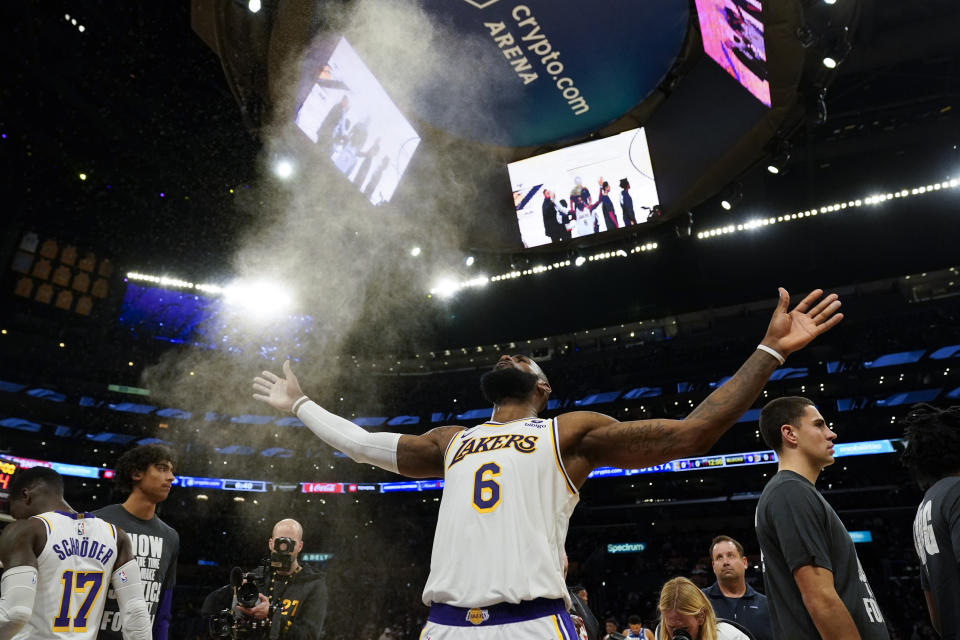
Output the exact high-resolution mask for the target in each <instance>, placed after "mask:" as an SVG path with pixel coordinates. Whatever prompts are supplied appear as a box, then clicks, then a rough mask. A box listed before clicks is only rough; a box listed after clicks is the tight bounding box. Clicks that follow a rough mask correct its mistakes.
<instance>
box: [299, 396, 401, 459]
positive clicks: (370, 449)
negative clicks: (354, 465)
mask: <svg viewBox="0 0 960 640" xmlns="http://www.w3.org/2000/svg"><path fill="white" fill-rule="evenodd" d="M301 400H303V402H301ZM294 406H295V407H296V408H297V417H298V418H300V420H301V422H303V424H305V425H307V427H308V428H309V429H310V431H313V433H314V435H316V436H317V437H318V438H320V439H321V440H323V441H324V442H326V443H327V444H328V445H330V446H331V447H333V448H334V449H337V450H339V451H342V452H343V453H345V454H347V455H348V456H349V457H350V458H351V459H352V460H354V461H356V462H366V463H367V464H372V465H374V466H377V467H380V468H381V469H386V470H387V471H392V472H394V473H400V471H399V470H398V468H397V443H399V442H400V434H399V433H368V432H367V431H366V430H364V429H361V428H360V427H358V426H357V425H355V424H353V423H352V422H350V421H349V420H347V419H345V418H341V417H340V416H338V415H334V414H332V413H330V412H329V411H327V410H326V409H324V408H323V407H321V406H320V405H318V404H317V403H316V402H313V401H312V400H310V399H309V398H307V397H306V396H303V398H300V399H298V400H297V402H295V403H294Z"/></svg>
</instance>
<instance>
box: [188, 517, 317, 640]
mask: <svg viewBox="0 0 960 640" xmlns="http://www.w3.org/2000/svg"><path fill="white" fill-rule="evenodd" d="M269 547H270V559H269V561H268V562H267V563H265V564H264V566H262V567H258V568H257V569H255V570H253V571H251V572H249V573H246V574H244V573H243V572H242V571H240V570H239V569H236V568H235V569H234V570H233V573H232V574H231V577H230V581H231V584H230V585H227V586H225V587H221V588H220V589H217V590H216V591H214V592H213V593H211V594H210V595H209V596H207V599H206V601H204V603H203V615H204V617H205V618H207V620H208V621H209V622H210V635H211V637H215V638H217V637H219V638H237V637H246V638H271V639H273V638H284V639H285V640H315V639H317V638H320V637H321V636H322V634H323V621H324V618H325V617H326V615H327V585H326V581H325V580H324V576H323V574H321V573H317V572H316V571H313V570H312V569H310V568H309V567H305V566H303V565H301V564H300V563H299V562H297V555H298V554H299V553H300V550H301V549H302V548H303V527H301V526H300V523H299V522H297V521H296V520H292V519H286V520H281V521H280V522H278V523H277V524H276V525H274V527H273V535H272V537H271V538H270V540H269ZM244 605H247V606H244Z"/></svg>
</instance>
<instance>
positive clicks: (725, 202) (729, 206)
mask: <svg viewBox="0 0 960 640" xmlns="http://www.w3.org/2000/svg"><path fill="white" fill-rule="evenodd" d="M720 206H721V207H723V209H724V210H725V211H730V209H733V204H732V203H731V202H730V201H729V200H721V201H720Z"/></svg>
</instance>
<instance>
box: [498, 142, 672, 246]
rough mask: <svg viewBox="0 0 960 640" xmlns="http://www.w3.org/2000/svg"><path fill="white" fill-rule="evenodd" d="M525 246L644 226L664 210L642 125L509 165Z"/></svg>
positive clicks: (518, 220) (521, 235) (514, 199)
mask: <svg viewBox="0 0 960 640" xmlns="http://www.w3.org/2000/svg"><path fill="white" fill-rule="evenodd" d="M507 169H508V171H509V173H510V182H511V183H512V185H513V201H514V204H515V206H516V209H517V223H518V225H519V227H520V237H521V239H522V240H523V246H524V247H527V248H529V247H537V246H541V245H545V244H550V243H559V242H563V241H565V240H572V239H575V238H585V237H587V236H592V235H594V234H597V233H603V232H605V231H612V230H614V229H622V228H624V227H629V226H633V225H636V224H642V223H644V222H647V221H648V220H649V219H651V218H652V217H653V216H654V215H656V213H657V212H658V211H659V209H656V210H655V209H654V207H656V205H657V204H658V203H659V199H658V197H657V185H656V183H655V182H654V179H653V167H652V165H651V163H650V150H649V148H648V146H647V136H646V134H645V133H644V131H643V129H633V130H631V131H625V132H624V133H621V134H618V135H615V136H611V137H609V138H604V139H602V140H594V141H591V142H585V143H583V144H578V145H574V146H572V147H567V148H565V149H560V150H558V151H551V152H550V153H545V154H543V155H539V156H534V157H532V158H527V159H526V160H521V161H519V162H514V163H511V164H509V165H508V166H507Z"/></svg>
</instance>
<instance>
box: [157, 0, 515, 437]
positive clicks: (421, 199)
mask: <svg viewBox="0 0 960 640" xmlns="http://www.w3.org/2000/svg"><path fill="white" fill-rule="evenodd" d="M321 7H332V8H326V9H324V8H321V9H320V11H321V12H323V11H326V12H328V13H326V14H321V16H320V19H319V20H318V22H319V23H320V24H324V25H340V26H341V27H342V33H343V35H344V36H345V37H346V38H347V39H348V41H349V42H350V44H351V45H352V46H353V47H354V49H355V50H356V51H357V52H358V54H359V55H360V57H361V58H362V59H363V60H364V61H365V63H366V64H367V66H368V67H370V69H371V70H372V71H373V73H374V75H375V76H376V77H377V78H378V80H379V81H380V82H381V84H382V85H383V86H384V88H385V89H386V91H387V93H388V94H389V95H390V97H391V98H392V99H393V101H394V102H395V103H396V104H397V105H398V106H399V108H400V109H401V111H402V112H403V113H404V114H405V115H406V116H407V118H408V119H409V120H410V121H411V123H412V124H413V126H414V128H415V129H416V130H417V131H418V133H419V134H420V135H421V138H422V141H421V143H420V148H419V149H418V150H417V152H416V153H415V155H414V158H413V161H412V163H411V166H410V169H408V171H407V173H406V174H405V175H404V177H403V178H402V180H401V183H400V187H399V188H398V191H397V193H396V194H395V196H394V199H393V201H392V202H391V203H390V204H388V205H384V206H380V207H373V206H372V205H370V203H369V202H368V201H366V200H365V199H364V198H363V197H362V196H360V195H359V194H358V193H357V191H356V189H355V187H354V185H351V184H348V183H347V181H346V180H345V178H344V177H343V176H342V175H341V174H340V173H338V172H337V171H336V169H335V168H334V167H333V166H332V164H331V163H330V161H329V159H328V158H325V157H323V156H322V155H320V153H319V152H309V151H308V152H303V151H302V150H303V149H304V148H305V147H308V146H309V145H306V144H304V140H303V133H302V132H301V131H300V130H299V129H297V128H296V126H294V125H293V116H292V110H291V109H290V108H288V107H289V105H291V104H293V103H294V96H295V95H296V93H297V91H298V82H299V80H300V77H301V73H300V71H301V69H300V62H301V59H302V56H303V55H304V54H305V53H306V51H308V50H309V46H308V47H306V48H305V49H304V51H302V52H300V58H299V59H297V60H294V61H292V62H291V63H290V64H289V65H287V67H288V68H285V69H284V72H283V78H282V80H281V82H280V86H281V88H282V90H281V91H280V94H279V96H277V97H276V103H277V104H278V105H281V106H283V107H284V108H277V109H275V110H274V114H275V115H274V117H273V121H272V122H269V123H267V125H266V126H264V128H263V129H262V131H261V138H262V139H263V143H264V149H263V154H262V158H261V163H260V167H259V168H258V169H259V175H260V177H259V179H258V180H257V182H256V185H255V186H256V193H257V194H258V197H256V198H254V199H253V200H252V201H250V202H249V203H247V205H246V206H249V207H253V208H254V211H253V213H254V216H253V217H254V218H255V219H256V223H255V224H254V226H253V227H252V228H250V229H249V230H248V231H247V233H246V234H245V237H244V239H243V241H242V242H241V243H240V248H239V249H238V251H237V253H236V255H235V257H234V259H233V264H232V266H233V272H234V273H235V274H236V277H237V278H238V279H240V280H245V281H266V282H273V283H278V285H277V286H282V287H284V288H285V289H286V290H288V291H289V292H290V295H291V298H292V300H293V301H294V306H293V309H292V310H291V311H292V313H294V314H298V315H304V316H309V317H310V318H312V321H311V322H310V323H309V331H304V330H302V326H303V325H302V323H300V324H299V325H298V324H297V323H296V322H294V323H292V325H291V324H290V323H285V322H282V321H281V320H279V319H277V318H273V319H270V320H266V321H265V320H263V319H258V318H256V317H254V314H240V315H239V316H238V317H236V318H235V322H236V323H237V324H236V327H234V328H235V329H236V331H235V332H234V333H231V334H230V346H231V347H232V349H233V350H232V351H226V350H224V349H223V348H222V346H223V345H218V348H216V349H202V348H186V349H178V350H176V351H172V352H170V353H168V354H166V356H164V357H163V358H162V359H161V360H160V362H158V363H157V364H156V365H155V366H153V367H150V368H149V369H148V370H147V371H146V372H145V380H144V384H145V385H146V386H147V387H148V388H150V389H151V392H152V393H153V394H154V396H155V397H157V398H158V399H162V401H163V402H167V403H170V404H171V405H173V406H183V407H185V408H190V409H193V410H195V411H215V412H218V413H222V414H227V415H236V414H240V413H261V414H269V413H272V409H269V408H268V407H266V406H265V405H260V404H257V403H254V401H252V400H251V398H250V394H251V392H250V386H249V382H250V379H251V378H252V376H253V375H255V374H257V373H259V371H260V370H261V369H264V368H266V369H270V370H274V371H279V367H280V363H281V362H282V360H283V359H284V358H285V357H287V356H288V355H289V356H292V357H295V358H297V359H298V360H299V362H296V363H295V370H296V371H297V372H298V374H299V375H300V378H301V380H302V381H303V382H304V386H305V391H307V392H308V393H310V394H311V395H312V396H317V397H318V398H321V399H333V398H337V396H338V393H337V391H336V388H335V385H336V382H337V380H338V379H339V378H341V377H342V376H343V375H344V374H347V373H349V372H350V371H352V369H351V368H350V367H352V366H353V365H352V363H351V359H350V356H349V355H348V353H347V352H346V351H345V348H346V347H345V341H346V340H347V339H348V338H349V337H350V336H352V335H354V334H355V333H356V330H357V328H358V327H359V328H361V329H363V331H362V333H363V334H365V335H370V334H372V335H374V336H375V338H373V339H367V340H366V341H365V342H364V344H361V345H360V346H361V347H362V349H363V350H364V351H366V352H372V353H378V352H380V353H382V352H384V351H385V350H386V349H388V348H390V350H391V351H393V349H392V347H388V346H387V345H396V344H397V343H398V342H401V341H402V343H403V344H407V345H409V344H411V343H416V342H418V341H419V342H427V343H428V342H429V329H430V327H429V323H428V322H427V321H426V318H427V317H428V316H429V314H427V313H422V312H418V307H417V305H420V307H422V306H424V305H427V304H432V302H430V301H428V300H427V299H426V291H427V289H428V288H429V286H430V284H431V282H432V281H435V280H436V278H438V277H439V276H441V275H447V274H450V275H453V276H454V277H456V276H458V275H461V274H459V273H458V272H457V268H458V267H460V266H461V265H462V264H463V252H462V247H463V246H464V243H465V237H464V236H465V233H466V230H467V229H470V228H471V225H472V224H473V220H474V218H475V217H476V216H477V215H478V214H483V213H484V212H478V211H476V210H474V209H473V208H472V207H471V206H470V203H472V202H475V201H476V200H477V196H478V191H479V190H480V189H481V188H482V186H480V185H478V176H481V175H483V172H484V171H489V169H487V167H490V166H496V167H502V163H503V160H504V159H503V158H502V157H500V155H499V153H500V152H498V151H496V150H493V149H491V150H489V151H478V148H477V147H476V146H468V145H465V144H464V143H463V142H462V141H458V140H455V139H452V138H450V137H449V136H445V135H443V134H442V133H440V132H437V131H436V130H434V129H432V127H430V126H429V125H427V124H425V123H424V122H423V121H421V120H419V119H417V118H416V117H415V116H414V113H416V112H417V111H418V109H421V110H422V108H423V107H424V105H423V104H422V100H423V96H424V95H428V94H429V95H433V94H432V93H431V91H430V90H431V89H432V88H435V87H437V86H438V83H439V86H443V87H444V91H445V92H447V94H448V95H449V96H451V99H450V100H449V102H441V103H438V104H436V105H427V107H429V108H435V109H438V110H439V109H446V108H458V109H460V108H462V105H464V104H469V105H471V109H470V110H469V111H467V112H463V113H461V114H459V116H460V117H464V118H471V119H474V120H475V121H477V122H479V123H482V126H483V127H485V128H487V129H490V128H493V127H496V126H497V123H496V122H494V121H492V119H491V118H490V117H489V116H488V115H487V114H489V113H490V112H491V111H492V109H491V106H492V105H493V104H494V102H495V101H499V100H504V99H509V98H505V97H504V96H507V95H509V92H508V91H497V90H490V87H489V85H487V86H485V87H483V88H481V87H480V85H479V84H478V83H477V82H476V81H475V80H474V78H473V77H472V76H473V73H474V72H475V68H476V64H477V61H482V60H484V59H485V56H487V55H489V49H490V47H489V42H486V41H484V40H483V39H482V38H480V37H476V38H470V37H464V36H462V35H461V34H458V33H456V32H454V31H453V30H452V29H451V28H450V27H449V26H447V25H446V24H444V23H443V21H441V20H438V19H436V18H435V17H432V16H431V15H428V14H427V13H426V12H424V11H423V10H422V9H421V8H420V6H419V5H418V4H417V3H414V2H409V1H404V0H359V1H358V2H356V3H353V4H352V5H350V7H349V9H345V8H344V6H343V5H339V4H337V3H323V4H321ZM344 11H349V13H342V12H344ZM330 12H333V13H330ZM327 35H329V34H328V33H321V34H319V35H318V37H324V36H327ZM454 105H456V107H455V106H454ZM465 149H468V150H469V153H470V156H469V158H468V160H465V158H464V154H465ZM294 151H296V154H295V155H294V156H293V162H294V167H295V169H294V175H293V176H292V177H291V178H290V179H289V180H279V179H277V178H276V177H275V176H274V175H273V174H272V173H271V170H270V169H271V165H272V163H274V162H275V161H276V159H278V158H280V157H287V156H289V155H290V154H291V153H293V152H294ZM471 167H473V168H475V170H474V171H471V170H470V168H471ZM487 215H488V214H487ZM413 246H419V247H421V249H422V254H421V256H420V257H419V258H416V259H414V258H412V257H411V256H410V255H409V251H410V248H411V247H413ZM462 275H466V274H465V273H464V274H462ZM398 309H399V310H406V311H407V312H405V313H397V310H398ZM265 323H266V324H265ZM289 326H295V327H296V326H299V327H301V330H300V331H299V332H295V333H296V335H295V337H292V336H291V335H289V334H288V333H285V331H287V329H286V328H285V327H289ZM234 328H232V329H234ZM371 328H373V329H375V330H374V331H370V329H371ZM271 330H273V333H275V334H276V335H271ZM381 341H382V344H381V343H380V342H381ZM265 343H266V344H267V345H268V346H270V347H271V348H273V349H274V350H270V349H268V350H266V351H264V350H263V349H262V347H263V346H264V344H265ZM354 346H356V344H353V345H351V347H350V348H351V349H352V348H353V347H354ZM271 358H274V359H271ZM384 381H385V383H388V381H389V379H384ZM350 400H353V399H350ZM350 400H348V404H349V403H350ZM369 400H371V401H372V400H374V398H370V399H369ZM357 408H358V409H362V407H357ZM268 430H269V429H268ZM269 431H272V430H269ZM270 437H273V434H272V433H271V434H269V435H264V436H263V438H264V441H265V442H266V441H269V438H270ZM258 438H259V436H258ZM259 444H262V443H259V442H252V443H251V446H258V445H259Z"/></svg>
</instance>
